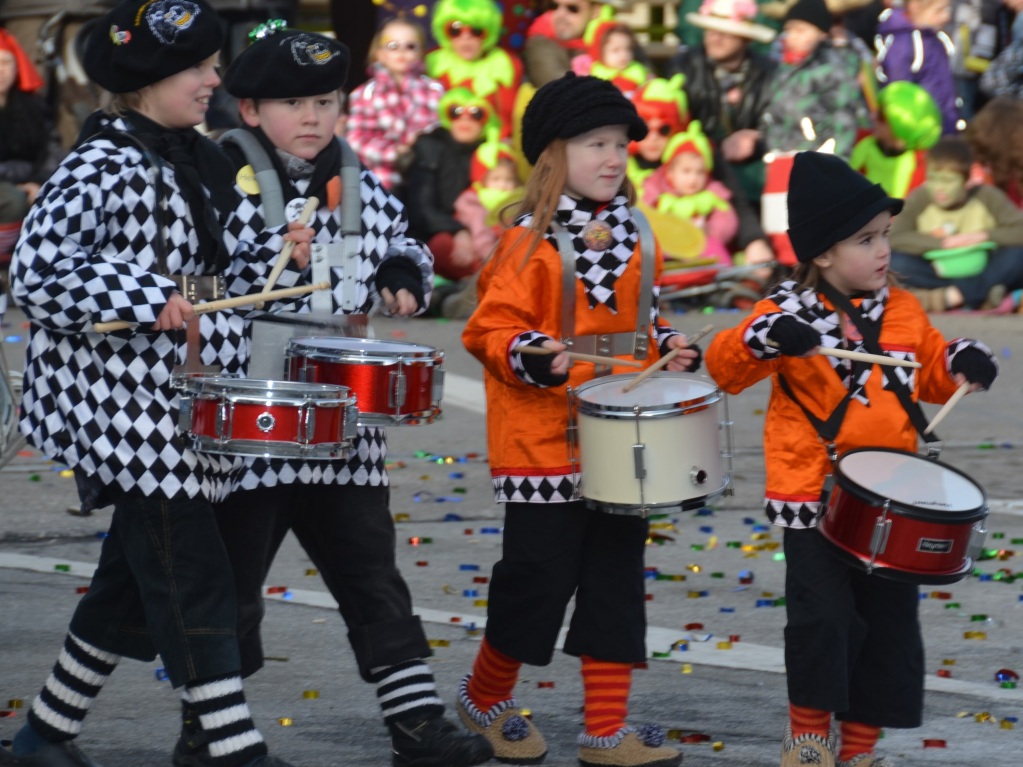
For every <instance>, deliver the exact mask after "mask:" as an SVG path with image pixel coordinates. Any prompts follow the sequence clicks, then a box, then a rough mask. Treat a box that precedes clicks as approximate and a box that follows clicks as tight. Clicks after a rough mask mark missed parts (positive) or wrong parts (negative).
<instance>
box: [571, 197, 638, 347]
mask: <svg viewBox="0 0 1023 767" xmlns="http://www.w3.org/2000/svg"><path fill="white" fill-rule="evenodd" d="M632 215H633V218H634V219H635V221H636V227H637V228H638V229H639V242H640V258H641V260H640V278H639V306H638V307H637V309H636V331H635V332H634V333H605V334H601V335H589V336H577V335H575V246H574V245H573V244H572V235H571V234H569V233H568V230H566V229H565V228H564V227H563V226H561V225H560V224H559V223H557V222H556V221H552V222H551V226H552V228H553V229H554V236H555V238H556V239H557V241H558V253H559V254H560V256H561V340H562V342H563V343H565V344H566V345H567V346H568V347H569V348H570V349H571V350H572V351H575V352H579V353H581V354H599V355H601V356H605V357H607V356H611V357H614V356H618V355H621V354H631V355H633V356H634V357H635V358H636V359H638V360H642V359H646V357H647V352H648V350H649V348H650V307H651V305H652V302H653V297H654V293H653V289H654V260H655V258H656V255H657V248H656V245H655V241H654V233H653V230H652V229H651V228H650V222H649V221H648V220H647V218H646V216H644V215H643V214H642V213H641V212H640V211H639V210H637V209H636V208H632Z"/></svg>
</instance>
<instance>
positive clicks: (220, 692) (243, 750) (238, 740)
mask: <svg viewBox="0 0 1023 767" xmlns="http://www.w3.org/2000/svg"><path fill="white" fill-rule="evenodd" d="M182 698H183V699H184V700H185V701H186V703H187V704H188V705H190V706H191V707H192V708H193V709H195V711H196V713H198V714H199V723H200V725H201V726H202V729H203V732H205V733H206V735H207V737H208V738H209V741H208V743H207V748H208V749H209V754H210V757H212V758H213V760H214V762H215V763H216V764H217V765H223V767H241V766H242V765H245V764H248V763H249V762H251V761H252V760H253V759H255V758H256V757H258V756H262V755H264V754H266V753H267V748H266V743H264V742H263V736H262V735H261V734H260V733H259V730H257V729H256V725H255V724H254V723H253V722H252V714H251V712H250V711H249V704H248V703H246V702H245V692H244V690H243V689H242V678H241V676H239V675H237V674H235V675H233V676H224V677H217V678H215V679H207V680H204V681H202V682H197V683H195V684H190V685H188V686H187V687H186V688H185V692H184V694H183V695H182Z"/></svg>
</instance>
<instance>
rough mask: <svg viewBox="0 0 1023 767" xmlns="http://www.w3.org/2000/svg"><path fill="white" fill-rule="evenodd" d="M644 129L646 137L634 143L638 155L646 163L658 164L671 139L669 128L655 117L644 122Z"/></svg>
mask: <svg viewBox="0 0 1023 767" xmlns="http://www.w3.org/2000/svg"><path fill="white" fill-rule="evenodd" d="M646 127H647V133H646V136H645V137H644V138H643V140H642V141H637V142H636V148H637V150H638V154H639V156H640V157H642V158H643V159H644V160H646V161H647V162H660V161H661V158H662V157H663V156H664V149H665V147H667V146H668V139H669V138H670V137H671V126H670V125H668V123H666V122H664V120H661V119H660V118H657V117H655V118H653V119H650V120H647V121H646Z"/></svg>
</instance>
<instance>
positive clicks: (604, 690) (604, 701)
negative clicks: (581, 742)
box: [582, 655, 632, 738]
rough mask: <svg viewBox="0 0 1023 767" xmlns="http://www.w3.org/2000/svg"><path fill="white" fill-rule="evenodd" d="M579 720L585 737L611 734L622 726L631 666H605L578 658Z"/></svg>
mask: <svg viewBox="0 0 1023 767" xmlns="http://www.w3.org/2000/svg"><path fill="white" fill-rule="evenodd" d="M582 675H583V701H584V702H583V718H584V721H585V725H586V734H587V735H592V736H593V737H596V738H603V737H607V736H609V735H614V734H615V733H616V732H618V731H619V730H620V729H622V728H623V727H624V726H625V716H626V714H628V712H629V688H630V687H631V686H632V664H631V663H608V662H606V661H600V660H594V659H593V658H591V657H589V656H587V655H584V656H583V657H582Z"/></svg>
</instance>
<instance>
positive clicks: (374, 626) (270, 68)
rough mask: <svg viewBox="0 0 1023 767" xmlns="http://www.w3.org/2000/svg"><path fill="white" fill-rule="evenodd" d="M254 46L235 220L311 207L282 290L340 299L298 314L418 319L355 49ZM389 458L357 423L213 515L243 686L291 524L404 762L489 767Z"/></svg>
mask: <svg viewBox="0 0 1023 767" xmlns="http://www.w3.org/2000/svg"><path fill="white" fill-rule="evenodd" d="M255 37H256V39H255V41H254V42H253V44H252V45H251V46H249V48H247V49H246V50H245V51H243V52H242V53H241V54H240V55H239V56H238V57H237V58H236V59H235V60H234V62H233V63H232V64H231V66H230V68H229V69H228V71H227V73H226V75H225V77H224V84H225V87H226V88H227V90H228V92H229V93H230V94H231V95H232V96H234V97H236V98H237V99H239V110H240V113H241V118H242V121H243V122H244V126H245V127H244V128H242V129H241V130H240V131H238V132H232V133H228V134H225V136H223V137H222V139H221V141H222V143H223V145H224V146H225V147H226V149H227V152H228V154H229V156H230V157H231V158H232V161H233V163H234V167H235V170H236V176H235V180H236V184H237V188H238V190H239V193H240V194H241V195H242V196H243V198H244V199H243V202H242V204H241V206H240V208H239V216H240V217H241V218H242V219H243V220H244V222H245V225H246V227H247V228H248V229H249V230H250V231H251V232H253V233H255V232H259V231H262V230H263V229H264V228H266V227H267V226H268V225H275V224H279V223H280V222H281V221H282V220H287V221H292V220H294V219H295V218H296V217H297V216H298V215H299V213H300V211H301V210H302V209H303V207H304V206H305V204H306V201H307V200H308V199H309V198H310V197H315V198H317V199H318V200H319V207H318V208H316V210H315V213H314V214H313V220H312V223H311V226H312V227H313V228H314V229H315V230H316V235H315V237H314V239H313V244H314V246H323V247H322V252H323V253H324V254H325V258H324V260H323V262H322V264H321V262H317V261H314V263H313V264H312V265H311V266H310V267H308V268H305V269H300V268H298V267H297V266H295V265H289V267H288V268H287V269H285V271H284V272H283V273H282V274H281V277H280V280H279V284H280V285H281V286H291V285H296V284H306V283H309V282H310V281H312V282H321V281H323V280H329V281H330V282H331V285H332V290H331V291H330V292H329V293H328V292H326V291H323V292H322V293H320V294H316V295H315V297H314V298H312V299H310V300H306V301H303V302H301V303H300V304H299V305H298V307H297V308H298V311H299V312H300V313H306V312H311V311H313V312H317V313H331V314H362V315H365V314H370V313H372V312H374V311H377V310H383V311H385V312H387V313H390V314H396V315H400V316H409V315H413V314H417V313H419V312H421V311H423V309H424V308H425V307H426V305H427V302H428V300H429V296H430V290H431V285H432V280H433V258H432V256H431V255H430V252H429V251H428V250H427V249H426V248H425V247H424V246H423V245H422V244H421V243H420V242H418V241H416V240H414V239H411V238H409V237H407V236H406V234H405V231H406V229H407V220H406V216H405V211H404V210H403V207H402V204H401V203H400V202H399V201H398V200H397V199H396V198H395V197H394V196H393V195H391V194H390V193H389V192H388V191H387V189H386V188H385V187H384V186H383V185H382V184H381V182H380V179H378V178H377V177H376V176H375V175H373V174H372V173H371V172H369V171H367V170H365V169H364V168H362V167H361V166H360V164H359V161H358V160H357V159H356V158H355V155H354V153H353V152H352V150H351V149H350V147H348V145H347V144H346V143H345V142H344V141H343V140H341V139H338V138H335V136H334V126H335V124H336V123H337V120H338V117H339V116H340V114H341V92H340V88H341V87H342V86H343V85H344V82H345V78H346V77H347V74H348V66H349V53H348V49H347V48H346V47H345V46H344V45H342V44H340V43H338V42H337V41H335V40H333V39H330V38H327V37H324V36H323V35H319V34H313V33H310V32H303V31H299V30H293V29H287V28H285V27H284V25H283V22H270V23H268V24H266V25H264V26H263V27H261V28H260V29H258V30H256V33H255ZM351 221H354V222H355V224H354V227H353V225H352V224H351V223H347V224H346V222H351ZM352 229H354V231H351V230H352ZM346 235H347V236H346ZM321 265H322V268H323V269H324V271H323V273H322V274H321V273H318V272H317V268H319V267H320V266H321ZM386 457H387V439H386V434H385V430H384V428H383V427H381V426H360V427H359V430H358V436H357V437H356V438H355V439H354V440H353V445H352V448H351V451H350V453H349V456H348V457H347V458H345V459H338V460H316V461H309V462H304V461H302V460H301V459H283V458H282V459H275V458H268V459H264V458H253V459H246V467H245V470H244V471H243V472H242V473H241V474H240V476H239V477H238V478H237V481H236V482H235V485H234V490H233V493H232V495H231V496H230V498H228V499H227V501H225V502H224V503H222V504H220V505H218V506H217V508H216V515H217V521H218V523H219V526H220V531H221V535H222V537H223V540H224V544H225V545H226V546H227V550H228V553H229V555H230V557H231V560H232V562H233V565H234V571H235V583H236V589H237V593H238V600H239V625H238V634H239V642H240V644H241V651H242V653H241V654H242V675H243V676H245V675H249V674H252V673H254V672H255V671H257V670H258V669H259V668H260V667H261V666H262V665H263V650H262V644H261V641H260V620H261V618H262V612H263V611H262V600H263V596H262V585H263V583H264V580H265V577H266V574H267V572H268V571H269V569H270V565H271V563H272V561H273V558H274V555H275V554H276V553H277V549H278V547H279V546H280V544H281V541H282V540H283V538H284V536H285V534H286V533H287V532H288V530H289V529H290V530H291V531H292V532H294V533H295V536H296V537H297V538H298V540H299V542H300V543H301V544H302V546H303V548H304V549H305V551H306V552H307V553H308V555H309V557H310V559H312V561H313V562H314V563H315V564H316V567H317V569H318V570H319V572H320V574H321V576H322V577H323V579H324V582H325V583H326V585H327V587H328V589H329V590H330V593H331V595H332V596H333V597H334V598H335V599H336V600H337V603H338V606H339V608H340V611H341V615H342V617H343V618H344V620H345V623H346V624H347V627H348V638H349V641H350V643H351V646H352V650H353V652H354V653H355V658H356V661H357V663H358V665H359V672H360V674H361V675H362V677H363V679H365V680H366V681H367V682H371V683H373V684H374V685H375V686H376V689H377V696H378V699H379V703H380V707H381V710H382V712H383V717H384V721H385V722H386V724H387V726H388V727H389V729H390V733H391V738H392V751H393V761H394V764H395V765H399V767H400V766H401V765H412V764H444V765H447V766H448V767H467V766H468V765H474V764H480V763H482V762H485V761H487V760H488V759H489V758H490V757H491V755H492V750H491V748H490V745H489V744H488V743H487V741H486V740H485V739H484V738H482V737H479V736H475V735H471V734H466V733H464V732H462V731H461V729H460V728H458V727H456V726H455V725H454V724H452V723H450V722H448V721H447V720H446V719H445V718H444V716H443V714H444V704H443V702H442V701H441V699H440V697H439V695H438V693H437V689H436V685H435V683H434V678H433V674H432V672H431V671H430V668H429V666H427V664H426V663H425V661H424V659H425V658H427V657H428V656H429V655H430V654H431V651H430V647H429V643H428V642H427V640H426V636H425V634H424V633H423V628H422V625H421V624H420V621H419V618H418V617H417V616H415V615H413V614H412V604H411V596H410V594H409V590H408V587H407V586H406V584H405V581H404V579H403V578H402V576H401V573H400V572H399V571H398V568H397V566H396V564H395V549H394V546H395V530H394V523H393V520H392V517H391V513H390V510H389V508H388V493H389V488H388V478H387V469H386V468H385V461H386ZM191 727H192V725H191V720H190V718H189V717H187V716H186V723H185V729H186V732H185V734H184V737H183V738H182V742H181V743H180V744H179V749H181V750H183V751H184V752H185V753H187V754H188V755H190V756H193V757H195V758H197V759H201V757H203V756H204V755H205V750H204V747H203V746H202V742H201V740H199V739H192V738H189V730H190V728H191ZM195 763H197V764H198V763H199V762H198V761H197V762H195Z"/></svg>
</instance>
